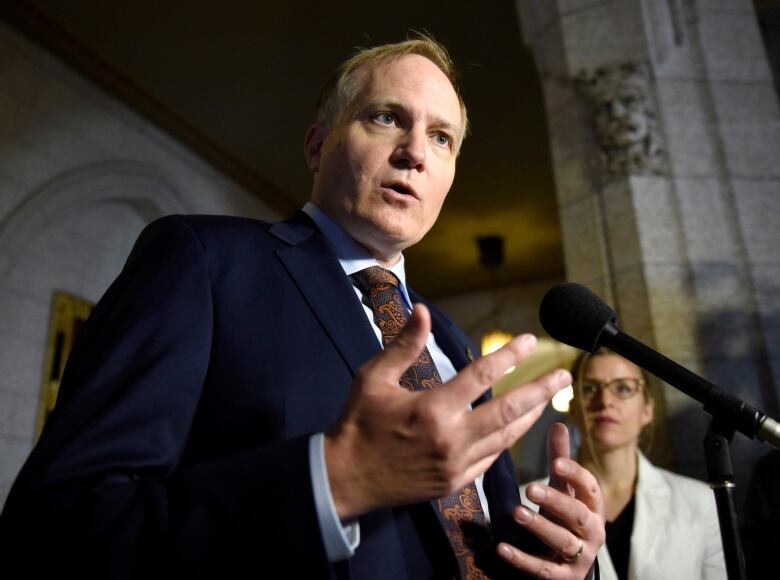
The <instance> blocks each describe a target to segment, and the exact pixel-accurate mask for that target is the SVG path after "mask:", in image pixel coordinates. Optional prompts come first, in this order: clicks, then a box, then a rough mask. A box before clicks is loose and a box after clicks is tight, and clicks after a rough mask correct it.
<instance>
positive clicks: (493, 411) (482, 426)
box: [468, 369, 571, 440]
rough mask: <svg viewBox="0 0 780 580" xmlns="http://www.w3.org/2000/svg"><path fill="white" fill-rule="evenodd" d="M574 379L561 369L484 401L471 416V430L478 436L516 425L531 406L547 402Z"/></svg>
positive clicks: (474, 436)
mask: <svg viewBox="0 0 780 580" xmlns="http://www.w3.org/2000/svg"><path fill="white" fill-rule="evenodd" d="M570 382H571V375H570V374H569V373H568V372H566V371H564V370H562V369H558V370H556V371H552V372H550V373H547V374H546V375H542V376H541V377H539V378H538V379H536V380H534V381H531V382H530V383H526V384H524V385H522V386H520V387H517V388H515V389H512V390H510V391H509V392H507V393H504V394H503V395H501V396H500V397H496V398H495V399H492V400H490V401H487V402H486V403H482V404H481V405H480V406H479V407H477V408H476V409H474V411H473V412H472V413H471V414H470V415H469V417H468V428H469V432H470V434H471V436H472V438H473V439H474V440H477V439H482V438H486V437H489V436H490V435H492V434H493V433H494V432H496V431H500V430H502V429H504V428H505V427H507V426H509V425H512V424H513V423H514V422H515V421H517V420H518V419H521V418H522V417H523V416H524V415H526V414H527V413H528V412H529V411H530V410H531V409H534V408H536V407H537V406H538V405H540V404H545V403H547V402H548V401H549V400H550V399H551V398H552V396H553V395H554V394H555V393H557V392H558V391H560V390H561V389H562V388H563V387H565V386H566V385H568V384H569V383H570Z"/></svg>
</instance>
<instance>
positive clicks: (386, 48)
mask: <svg viewBox="0 0 780 580" xmlns="http://www.w3.org/2000/svg"><path fill="white" fill-rule="evenodd" d="M410 54H417V55H420V56H423V57H425V58H427V59H428V60H430V61H431V62H432V63H433V64H435V65H436V66H437V67H439V69H440V70H441V71H442V72H443V73H444V74H445V75H446V77H447V78H448V79H449V81H450V83H451V84H452V88H453V89H455V93H456V94H457V95H458V102H459V103H460V114H461V119H462V121H463V127H462V130H461V134H460V135H458V136H457V143H456V144H455V145H456V147H455V150H456V151H459V150H460V145H461V143H462V142H463V139H464V138H465V136H466V131H467V130H468V117H467V116H466V105H465V103H464V102H463V97H462V96H461V94H460V87H459V76H458V72H457V70H456V69H455V64H454V63H453V61H452V59H451V58H450V55H449V52H447V49H446V48H445V46H444V45H443V44H441V43H439V42H437V41H436V40H435V39H434V38H433V37H432V36H431V35H429V34H425V33H414V38H410V39H409V40H404V41H403V42H396V43H394V44H384V45H381V46H376V47H374V48H365V49H360V50H358V52H357V53H355V55H354V56H352V57H351V58H350V59H348V60H346V61H344V62H343V63H342V64H341V66H339V68H338V69H336V72H335V73H334V74H333V76H331V77H330V78H329V79H328V80H327V82H326V83H325V85H324V86H323V88H322V92H321V93H320V98H319V101H318V103H317V117H316V119H317V122H318V123H321V124H323V125H324V126H325V127H327V128H332V127H333V126H334V125H336V124H337V123H339V122H340V121H342V120H344V119H345V118H346V117H347V116H349V115H350V114H351V113H352V112H353V111H352V108H353V107H354V104H355V101H356V100H357V97H358V94H359V93H360V91H361V90H362V89H363V87H364V84H365V78H364V75H360V74H357V73H358V72H359V71H361V70H365V71H366V72H370V71H371V70H373V69H374V68H376V67H377V66H379V65H382V64H385V63H388V62H392V61H394V60H397V59H399V58H401V57H403V56H406V55H410Z"/></svg>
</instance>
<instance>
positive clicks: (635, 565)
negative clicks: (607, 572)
mask: <svg viewBox="0 0 780 580" xmlns="http://www.w3.org/2000/svg"><path fill="white" fill-rule="evenodd" d="M637 464H638V465H637V486H636V493H635V498H636V512H635V515H634V530H633V532H632V534H631V556H630V558H629V565H628V577H629V579H632V578H640V577H642V573H643V570H642V569H643V567H644V565H645V564H646V563H647V562H652V561H654V559H655V558H663V554H657V555H656V554H655V551H656V549H657V544H658V538H659V537H660V536H661V535H662V534H659V530H663V529H664V523H665V522H666V521H667V518H669V517H670V513H669V510H670V506H669V496H670V490H669V486H668V485H667V483H666V482H665V481H664V479H663V478H662V477H660V475H659V474H658V471H657V470H656V469H655V468H654V467H653V466H652V465H651V464H650V462H649V461H648V460H647V459H646V458H645V456H644V455H642V454H641V453H639V452H638V453H637ZM638 558H641V561H640V560H639V559H638Z"/></svg>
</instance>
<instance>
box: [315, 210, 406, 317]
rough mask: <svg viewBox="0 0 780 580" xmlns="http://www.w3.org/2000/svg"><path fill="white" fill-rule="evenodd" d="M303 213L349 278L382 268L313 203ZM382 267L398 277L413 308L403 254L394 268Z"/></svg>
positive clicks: (363, 248)
mask: <svg viewBox="0 0 780 580" xmlns="http://www.w3.org/2000/svg"><path fill="white" fill-rule="evenodd" d="M302 211H303V212H304V213H305V214H306V215H308V216H309V217H310V218H311V219H312V220H313V221H314V223H315V224H317V227H318V228H319V229H320V231H321V232H322V235H323V236H325V239H326V240H328V243H329V244H330V246H331V248H332V249H333V252H334V253H335V254H336V257H337V258H338V260H339V263H340V264H341V267H342V268H343V269H344V272H345V273H346V275H347V276H351V275H352V274H354V273H355V272H359V271H360V270H365V269H366V268H369V267H371V266H382V264H380V263H379V262H378V261H377V259H376V258H374V256H372V255H371V252H369V251H368V249H366V248H365V246H363V245H361V244H359V243H358V242H357V241H356V240H355V239H354V238H353V237H352V236H350V235H349V234H348V233H347V232H346V231H344V229H343V228H342V227H341V226H340V225H339V224H337V223H336V222H335V221H333V220H332V219H331V218H330V217H328V216H327V215H326V214H325V212H323V211H322V210H321V209H320V208H319V207H317V206H316V205H314V204H313V203H312V202H310V201H307V202H306V204H305V205H304V206H303V208H302ZM382 267H383V268H386V269H388V270H390V271H391V272H392V273H393V274H395V275H396V276H397V277H398V280H399V282H400V286H399V288H400V290H401V295H402V296H403V297H404V300H405V301H406V305H407V307H409V308H411V306H412V301H411V299H410V298H409V293H408V292H407V290H406V270H405V268H404V255H403V254H401V258H400V259H399V260H398V261H397V262H396V263H395V264H393V265H392V266H382Z"/></svg>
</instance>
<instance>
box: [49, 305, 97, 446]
mask: <svg viewBox="0 0 780 580" xmlns="http://www.w3.org/2000/svg"><path fill="white" fill-rule="evenodd" d="M93 307H94V304H93V303H92V302H90V301H89V300H86V299H84V298H81V297H79V296H75V295H74V294H69V293H68V292H62V291H60V290H55V291H54V292H53V294H52V302H51V315H50V317H49V335H48V338H47V339H46V356H45V358H44V363H43V384H42V385H41V395H40V402H39V404H38V420H37V421H36V425H35V440H36V441H37V440H38V437H39V436H40V434H41V431H42V430H43V426H44V425H45V424H46V420H47V419H48V417H49V414H50V413H51V412H52V410H53V409H54V406H55V405H56V404H57V395H58V394H59V390H60V381H61V380H62V372H63V371H64V370H65V362H66V361H67V359H68V355H69V354H70V351H71V349H72V348H73V343H74V342H75V340H76V337H77V336H78V334H79V332H80V331H81V327H82V326H83V325H84V323H85V322H86V320H87V318H88V317H89V314H90V312H92V308H93Z"/></svg>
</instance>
